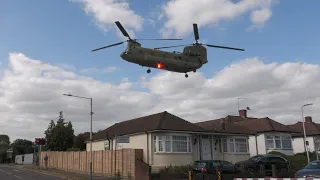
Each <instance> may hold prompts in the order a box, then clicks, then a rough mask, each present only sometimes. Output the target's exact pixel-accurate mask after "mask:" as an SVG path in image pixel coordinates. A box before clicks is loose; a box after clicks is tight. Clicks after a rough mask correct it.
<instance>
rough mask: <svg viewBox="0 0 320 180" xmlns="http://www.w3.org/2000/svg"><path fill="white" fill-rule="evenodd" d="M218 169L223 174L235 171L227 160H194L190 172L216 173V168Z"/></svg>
mask: <svg viewBox="0 0 320 180" xmlns="http://www.w3.org/2000/svg"><path fill="white" fill-rule="evenodd" d="M218 168H219V169H220V171H221V173H223V174H230V173H234V172H235V168H234V165H233V164H232V163H230V162H228V161H222V160H200V161H195V163H194V164H193V166H192V174H200V173H202V172H203V173H205V174H216V173H217V169H218Z"/></svg>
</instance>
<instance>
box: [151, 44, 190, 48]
mask: <svg viewBox="0 0 320 180" xmlns="http://www.w3.org/2000/svg"><path fill="white" fill-rule="evenodd" d="M188 45H192V44H186V45H177V46H164V47H158V48H153V49H165V48H173V47H181V46H188Z"/></svg>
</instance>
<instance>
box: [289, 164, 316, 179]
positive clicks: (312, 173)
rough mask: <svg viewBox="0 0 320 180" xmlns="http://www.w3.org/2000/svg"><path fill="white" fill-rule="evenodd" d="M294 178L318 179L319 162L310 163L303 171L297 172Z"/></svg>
mask: <svg viewBox="0 0 320 180" xmlns="http://www.w3.org/2000/svg"><path fill="white" fill-rule="evenodd" d="M294 176H295V177H296V178H307V177H311V178H320V161H319V160H316V161H312V162H310V163H309V164H308V165H307V166H306V167H304V168H303V169H300V170H299V171H297V172H296V173H295V175H294Z"/></svg>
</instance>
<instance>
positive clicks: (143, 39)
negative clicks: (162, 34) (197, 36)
mask: <svg viewBox="0 0 320 180" xmlns="http://www.w3.org/2000/svg"><path fill="white" fill-rule="evenodd" d="M134 40H183V39H134Z"/></svg>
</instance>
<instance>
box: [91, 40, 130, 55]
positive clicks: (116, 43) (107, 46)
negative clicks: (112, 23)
mask: <svg viewBox="0 0 320 180" xmlns="http://www.w3.org/2000/svg"><path fill="white" fill-rule="evenodd" d="M124 42H126V41H123V42H119V43H116V44H111V45H108V46H104V47H101V48H98V49H94V50H92V52H93V51H98V50H101V49H105V48H109V47H112V46H117V45H120V44H123V43H124Z"/></svg>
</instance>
